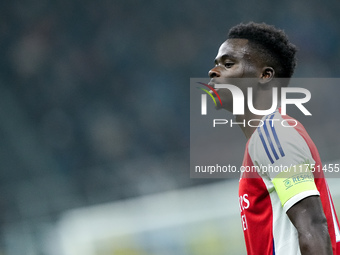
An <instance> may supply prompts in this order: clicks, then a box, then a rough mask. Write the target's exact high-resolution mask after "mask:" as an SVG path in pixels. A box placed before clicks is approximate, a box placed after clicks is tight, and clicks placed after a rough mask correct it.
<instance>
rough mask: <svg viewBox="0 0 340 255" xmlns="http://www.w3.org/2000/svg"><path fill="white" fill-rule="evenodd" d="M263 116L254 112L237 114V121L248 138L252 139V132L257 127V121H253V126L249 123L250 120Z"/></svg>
mask: <svg viewBox="0 0 340 255" xmlns="http://www.w3.org/2000/svg"><path fill="white" fill-rule="evenodd" d="M262 117H263V116H259V115H255V114H253V113H250V112H248V113H246V114H245V115H237V116H236V122H238V125H239V127H240V128H241V130H242V132H243V134H244V135H245V137H246V138H247V140H249V139H250V137H251V136H252V134H253V133H254V131H255V130H256V128H257V125H256V122H255V121H254V123H251V126H249V125H248V121H249V120H255V119H256V120H260V119H262Z"/></svg>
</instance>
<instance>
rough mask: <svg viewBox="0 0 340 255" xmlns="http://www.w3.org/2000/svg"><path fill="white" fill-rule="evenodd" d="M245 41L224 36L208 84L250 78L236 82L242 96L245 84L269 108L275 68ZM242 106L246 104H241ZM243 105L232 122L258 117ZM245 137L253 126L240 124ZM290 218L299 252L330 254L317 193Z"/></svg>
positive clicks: (224, 93) (226, 100)
mask: <svg viewBox="0 0 340 255" xmlns="http://www.w3.org/2000/svg"><path fill="white" fill-rule="evenodd" d="M256 54H257V53H256V51H254V50H252V49H251V47H250V45H249V41H248V40H246V39H228V40H227V41H226V42H224V43H223V44H222V45H221V47H220V49H219V51H218V54H217V56H216V59H215V67H214V68H212V69H211V70H210V71H209V76H210V78H211V81H210V83H209V84H210V85H211V86H213V87H214V85H215V84H228V83H230V81H231V80H232V79H233V78H252V79H250V80H247V83H245V84H242V82H240V83H239V84H237V86H238V87H239V88H240V89H241V90H242V91H243V92H244V95H246V93H245V91H246V87H252V88H253V91H254V107H255V108H256V109H259V110H266V109H269V108H270V106H271V105H269V104H270V103H271V102H268V100H264V99H265V98H268V97H272V90H271V88H273V87H280V84H277V82H276V81H274V79H273V78H274V77H275V68H273V67H271V66H267V65H265V64H263V63H262V61H260V60H259V59H260V58H259V57H257V56H256ZM218 93H219V95H220V97H221V100H222V104H223V108H224V109H226V110H228V111H230V112H232V97H231V93H230V91H229V90H228V89H219V91H218ZM245 106H246V105H245ZM261 118H262V116H257V115H254V114H253V113H251V112H250V111H249V109H248V108H247V106H246V107H245V114H244V115H237V116H236V121H240V122H241V121H243V120H246V121H248V120H250V119H261ZM240 127H241V129H242V131H243V133H244V135H245V136H246V138H247V139H249V138H250V137H251V135H252V134H253V132H254V131H255V129H256V127H251V126H245V127H244V126H243V125H240ZM287 215H288V217H289V219H290V221H291V222H292V223H293V225H294V226H295V228H296V229H297V232H298V236H299V244H300V250H301V254H302V255H330V254H333V252H332V246H331V240H330V237H329V233H328V227H327V220H326V217H325V214H324V212H323V208H322V204H321V200H320V197H319V196H309V197H306V198H304V199H302V200H301V201H299V202H298V203H296V204H295V205H293V206H292V207H291V208H290V209H289V210H288V211H287Z"/></svg>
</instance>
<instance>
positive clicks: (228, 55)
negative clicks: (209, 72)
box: [214, 54, 235, 64]
mask: <svg viewBox="0 0 340 255" xmlns="http://www.w3.org/2000/svg"><path fill="white" fill-rule="evenodd" d="M226 58H230V59H233V58H235V57H234V56H232V55H230V54H224V55H222V56H221V57H218V58H215V61H214V63H215V64H217V63H218V62H219V61H223V60H225V59H226Z"/></svg>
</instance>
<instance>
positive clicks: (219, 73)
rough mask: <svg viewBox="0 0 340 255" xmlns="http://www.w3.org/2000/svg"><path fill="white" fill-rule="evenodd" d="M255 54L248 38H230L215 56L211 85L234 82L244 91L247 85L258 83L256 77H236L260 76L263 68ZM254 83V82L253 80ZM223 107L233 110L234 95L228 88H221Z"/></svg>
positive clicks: (210, 72)
mask: <svg viewBox="0 0 340 255" xmlns="http://www.w3.org/2000/svg"><path fill="white" fill-rule="evenodd" d="M254 57H255V54H252V53H251V51H250V47H249V42H248V40H246V39H228V40H227V41H225V42H224V43H223V44H222V45H221V47H220V48H219V50H218V53H217V56H216V58H215V67H214V68H212V69H211V70H210V71H209V76H210V78H211V80H210V82H209V85H211V86H212V87H214V86H215V84H233V85H236V86H238V87H239V88H240V89H241V90H242V91H243V93H245V91H246V88H247V87H252V86H254V85H255V84H257V82H256V79H235V78H259V77H260V76H261V68H260V67H259V66H258V65H257V64H256V59H255V58H254ZM250 81H252V82H254V83H252V82H250ZM218 94H219V95H220V97H221V100H222V104H223V108H225V109H227V110H229V111H231V110H232V95H231V92H230V91H229V90H228V89H219V90H218Z"/></svg>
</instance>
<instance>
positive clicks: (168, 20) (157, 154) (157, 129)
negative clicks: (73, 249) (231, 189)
mask: <svg viewBox="0 0 340 255" xmlns="http://www.w3.org/2000/svg"><path fill="white" fill-rule="evenodd" d="M275 2H276V1H275ZM277 4H278V5H277V6H274V5H275V4H274V3H273V2H272V1H269V0H265V1H261V3H257V2H244V1H225V0H224V1H211V2H210V1H194V0H189V1H156V0H150V1H137V0H136V1H133V0H127V1H119V0H115V1H109V0H103V1H91V0H83V1H78V0H73V1H66V0H54V1H37V0H35V1H28V0H16V1H2V2H1V3H0V54H1V59H0V70H1V76H0V89H1V91H0V94H2V96H1V97H0V99H1V98H2V100H1V101H2V103H0V106H1V107H2V109H1V110H0V112H1V114H0V119H1V120H0V132H1V136H0V139H1V145H0V146H2V148H1V152H3V153H1V154H0V160H1V162H2V167H1V173H0V177H1V178H0V185H2V188H0V190H2V196H1V198H0V205H1V207H2V213H0V214H4V215H5V216H4V217H3V218H2V219H3V220H5V221H8V220H12V221H17V220H22V219H25V217H34V216H39V214H40V213H41V212H42V211H44V213H47V214H48V215H51V214H53V213H55V215H58V213H59V212H61V211H63V210H66V209H68V208H72V207H77V206H85V205H89V204H96V203H102V202H110V201H114V200H118V199H122V198H128V197H133V196H138V195H142V194H149V193H154V192H160V191H165V190H171V189H178V188H183V187H187V186H191V185H196V184H201V183H207V182H211V181H213V180H204V179H200V180H194V179H190V178H189V144H190V139H189V118H190V116H189V84H190V78H192V77H207V73H208V70H209V68H211V66H212V64H213V59H214V57H215V54H216V52H217V49H218V47H219V45H220V44H221V43H222V42H223V41H224V40H225V38H226V35H227V31H228V29H229V28H230V27H231V26H233V25H235V24H238V23H240V22H242V21H243V22H248V21H251V20H253V21H256V22H262V21H265V22H267V23H271V24H274V25H276V26H277V27H280V28H283V29H285V31H286V32H287V33H288V35H289V36H290V38H291V39H292V41H293V42H294V43H295V44H297V45H298V47H299V48H300V51H299V55H298V57H299V60H300V62H299V65H298V68H297V71H296V76H298V77H306V76H307V77H338V76H339V74H340V72H339V68H338V66H339V63H340V62H339V61H340V60H339V59H340V47H339V39H340V32H339V29H338V12H339V9H340V5H339V4H338V3H337V2H335V1H327V2H324V3H322V4H321V3H319V2H317V1H312V4H309V3H308V6H309V7H311V8H310V9H306V8H305V5H304V4H303V3H302V2H284V3H283V2H282V1H277ZM305 4H307V3H305ZM313 4H314V5H315V7H314V8H312V7H313ZM284 8H287V10H289V12H285V11H284ZM337 92H339V91H337ZM333 111H334V114H335V113H337V109H333ZM240 138H242V135H241V133H240V137H239V138H237V139H240ZM229 149H230V148H229ZM241 153H243V151H242V150H241ZM28 162H31V164H29V163H28ZM38 168H41V169H40V170H37V169H38ZM23 183H25V185H24V184H23ZM35 184H36V185H35ZM58 196H59V197H58ZM23 201H24V202H23ZM22 203H24V205H25V206H24V207H23V208H22V209H20V207H21V206H22ZM46 204H51V206H50V207H49V208H48V209H46V210H44V209H43V207H44V206H46ZM30 206H35V207H37V208H42V209H41V210H39V209H36V210H33V209H29V207H30ZM13 212H17V213H14V214H13ZM9 215H12V216H9ZM13 215H15V216H13Z"/></svg>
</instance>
